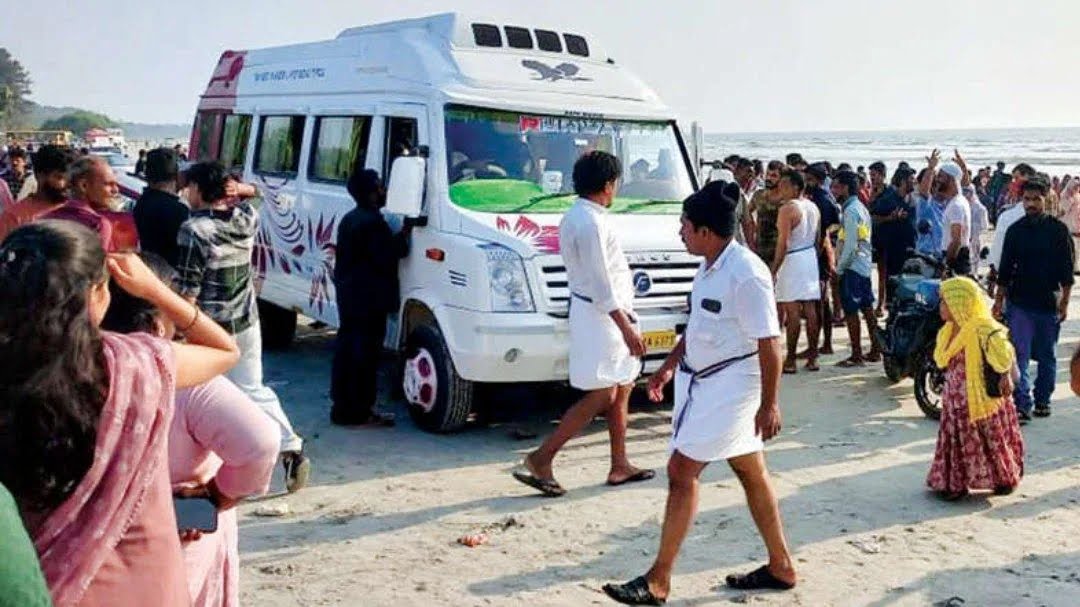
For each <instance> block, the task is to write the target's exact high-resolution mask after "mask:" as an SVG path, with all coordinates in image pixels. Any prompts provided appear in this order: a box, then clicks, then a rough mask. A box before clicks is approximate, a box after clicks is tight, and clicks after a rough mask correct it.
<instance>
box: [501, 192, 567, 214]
mask: <svg viewBox="0 0 1080 607" xmlns="http://www.w3.org/2000/svg"><path fill="white" fill-rule="evenodd" d="M573 195H574V193H573V192H567V193H562V194H544V195H543V196H535V197H533V198H530V199H529V202H526V203H525V204H523V205H521V206H520V207H518V208H516V209H514V210H513V211H511V212H512V213H520V212H522V211H524V210H526V209H530V208H532V207H534V206H536V205H537V204H540V203H541V202H544V201H545V200H553V199H555V198H565V197H567V196H573Z"/></svg>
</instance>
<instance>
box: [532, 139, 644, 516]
mask: <svg viewBox="0 0 1080 607" xmlns="http://www.w3.org/2000/svg"><path fill="white" fill-rule="evenodd" d="M621 176H622V167H621V166H620V163H619V159H618V158H616V157H615V156H612V155H611V154H608V153H606V152H600V151H594V152H590V153H588V154H585V155H584V156H582V157H581V158H580V159H578V161H577V163H575V164H574V191H575V192H576V193H577V195H578V196H579V198H578V199H577V201H576V202H575V203H574V206H573V207H571V209H570V210H569V211H567V213H566V215H565V216H564V217H563V220H562V223H561V224H560V225H559V244H560V249H561V251H562V256H563V262H564V263H565V264H566V278H567V282H568V283H569V287H570V294H571V297H570V385H572V386H573V387H575V388H577V389H578V390H584V391H586V392H587V394H586V395H585V397H584V398H582V399H581V400H580V401H578V403H577V404H575V405H574V406H573V407H571V408H570V409H569V410H568V411H567V412H566V413H565V414H564V415H563V418H562V420H561V421H560V422H559V427H558V428H557V429H556V430H555V432H554V433H553V434H552V435H551V436H550V437H548V439H547V440H546V441H544V444H542V445H541V446H540V448H539V449H537V450H536V451H533V452H532V453H530V454H529V455H528V456H526V457H525V461H524V462H523V463H522V466H521V469H519V470H515V471H514V472H513V476H514V478H515V479H517V480H518V481H520V482H522V483H525V484H526V485H529V486H530V487H533V488H534V489H536V490H538V491H540V492H541V493H543V494H544V495H547V496H549V497H557V496H560V495H563V494H564V493H566V490H565V489H564V488H563V487H562V485H560V484H559V483H558V482H557V481H556V480H555V475H554V473H553V472H552V469H551V463H552V461H553V460H554V459H555V455H556V454H557V453H558V452H559V449H561V448H562V447H563V445H565V444H566V442H567V441H569V440H570V439H571V438H573V437H574V436H576V435H577V434H578V433H579V432H581V431H582V430H583V429H584V428H585V426H586V425H588V423H589V422H591V421H592V420H593V418H595V417H596V416H597V415H598V414H600V413H603V414H604V415H605V416H606V418H607V424H608V433H609V436H610V439H611V468H610V470H609V471H608V477H607V483H608V484H609V485H622V484H625V483H630V482H638V481H646V480H649V479H651V478H653V477H654V476H655V473H654V472H653V471H652V470H641V469H638V468H635V467H634V466H632V465H631V464H630V460H629V459H628V458H627V457H626V422H627V417H628V407H629V401H630V391H631V389H632V388H633V386H634V382H635V381H636V380H637V377H638V375H640V374H641V367H642V365H641V356H643V355H644V354H645V343H644V342H643V341H642V338H641V333H640V331H639V330H638V326H637V318H636V317H635V316H634V312H633V305H634V287H633V282H632V279H631V275H630V266H629V265H628V264H627V261H626V256H625V255H624V254H623V251H622V247H621V246H620V245H619V241H618V239H617V238H616V236H615V233H614V232H613V231H612V230H611V228H610V227H609V226H608V224H607V209H608V207H610V206H611V203H612V202H613V201H614V200H615V190H616V188H617V185H618V181H619V178H620V177H621Z"/></svg>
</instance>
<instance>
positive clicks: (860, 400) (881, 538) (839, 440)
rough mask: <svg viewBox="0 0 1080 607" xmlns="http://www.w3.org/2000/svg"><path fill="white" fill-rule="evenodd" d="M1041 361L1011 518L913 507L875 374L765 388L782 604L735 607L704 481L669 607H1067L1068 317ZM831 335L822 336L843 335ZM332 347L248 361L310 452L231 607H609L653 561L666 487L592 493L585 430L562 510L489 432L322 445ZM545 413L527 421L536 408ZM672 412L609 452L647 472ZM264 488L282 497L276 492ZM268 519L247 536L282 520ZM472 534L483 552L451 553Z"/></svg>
mask: <svg viewBox="0 0 1080 607" xmlns="http://www.w3.org/2000/svg"><path fill="white" fill-rule="evenodd" d="M1077 304H1078V301H1077V297H1076V296H1074V298H1073V306H1072V310H1071V314H1072V316H1073V320H1069V321H1068V322H1067V324H1066V327H1065V328H1064V330H1063V332H1062V340H1061V344H1060V346H1059V356H1060V357H1061V360H1060V361H1059V369H1058V381H1059V384H1058V389H1057V391H1056V392H1055V398H1054V406H1055V408H1054V415H1053V417H1052V418H1050V419H1049V420H1036V421H1035V422H1034V423H1032V424H1031V425H1030V426H1028V427H1026V428H1025V429H1024V437H1025V440H1026V443H1027V459H1026V465H1027V469H1026V476H1025V478H1024V480H1023V482H1022V483H1021V486H1020V488H1019V490H1018V491H1017V492H1016V493H1014V494H1013V495H1011V496H1005V497H992V496H982V495H976V496H973V497H971V498H968V499H967V500H965V501H962V502H960V503H954V504H950V503H944V502H941V501H939V500H938V499H936V498H935V497H933V496H932V495H931V494H929V493H928V492H927V491H926V490H925V488H924V482H925V477H926V473H927V470H928V467H929V464H930V460H931V457H932V453H933V450H934V443H935V439H936V435H937V424H936V422H933V421H930V420H928V419H926V418H924V417H923V415H922V413H921V412H920V411H919V409H918V408H917V406H916V405H915V403H914V399H913V397H912V384H911V381H910V380H907V381H904V382H902V383H900V384H898V385H895V386H890V385H889V384H888V383H887V381H886V379H885V377H884V375H883V373H882V372H881V370H880V367H867V368H865V369H860V370H856V371H854V372H853V371H851V370H844V369H838V368H836V367H835V366H834V365H833V364H832V363H833V362H835V361H837V360H839V359H840V355H843V354H846V338H845V339H840V340H839V341H838V344H839V348H838V355H837V356H833V357H827V358H825V359H823V370H822V372H821V373H818V374H809V373H800V374H799V375H795V376H784V378H783V386H782V391H781V406H782V409H783V413H784V416H785V424H784V430H783V432H782V434H781V436H780V437H779V438H778V439H777V440H775V441H773V442H772V443H770V444H769V446H768V452H767V454H768V461H769V464H770V467H771V468H772V470H773V475H774V480H775V483H776V487H777V491H778V493H779V497H780V507H781V510H782V512H783V516H784V518H785V523H786V528H787V532H788V537H789V540H790V542H791V544H792V546H793V548H794V551H795V556H796V557H797V559H798V561H797V563H798V567H799V568H800V578H801V579H800V582H801V583H800V585H799V587H798V588H797V589H796V590H794V591H792V592H790V593H786V594H775V593H761V594H752V595H747V594H745V593H740V592H732V591H728V590H726V589H724V588H722V581H723V578H724V576H725V575H727V574H729V573H732V572H742V571H746V570H748V568H753V567H756V566H757V564H758V563H759V562H760V561H761V559H762V557H763V555H764V549H763V546H762V545H761V543H760V541H759V539H758V536H757V534H756V532H755V530H754V528H753V523H752V521H751V520H750V517H749V514H748V511H747V510H746V507H745V505H744V501H743V494H742V491H741V489H740V488H739V485H738V482H737V481H736V480H735V478H734V477H733V475H732V473H731V472H730V470H729V469H728V468H727V466H726V465H724V464H715V465H713V466H711V467H710V468H709V469H707V470H706V472H705V474H704V475H703V482H702V492H701V505H700V514H699V516H698V518H697V522H696V524H695V526H694V528H693V530H692V531H691V534H690V536H689V538H688V539H687V542H686V544H685V546H684V549H683V552H682V555H681V557H680V560H679V562H678V564H677V566H676V573H675V578H674V582H673V584H674V586H673V595H672V600H671V601H669V604H671V605H723V604H729V603H751V604H761V605H808V606H811V605H812V606H815V607H816V606H824V605H868V606H886V605H889V606H893V605H896V606H900V605H940V606H951V607H956V606H959V605H965V606H972V605H1062V606H1064V605H1076V604H1077V603H1078V602H1080V535H1078V534H1077V533H1076V530H1077V529H1080V410H1078V407H1077V399H1076V397H1075V396H1073V394H1072V392H1071V391H1070V390H1069V388H1068V355H1069V353H1071V352H1072V351H1073V349H1074V348H1075V347H1076V345H1077V341H1078V337H1080V320H1077V319H1080V305H1077ZM843 334H844V332H843V331H842V330H838V335H843ZM332 343H333V339H332V334H331V333H329V332H327V331H325V330H323V331H313V330H310V329H305V330H302V332H301V335H300V336H299V338H298V340H297V343H296V344H295V345H294V346H293V347H292V348H291V349H290V350H287V351H284V352H273V353H267V374H268V379H269V381H270V382H271V385H273V386H274V387H275V388H276V389H278V390H279V391H280V394H281V396H282V400H283V402H284V403H285V406H286V408H287V409H288V411H289V413H290V414H291V416H292V418H293V421H294V423H295V424H296V426H297V429H298V430H299V431H300V432H301V433H303V434H305V435H306V436H307V439H308V443H307V449H308V453H309V454H310V455H311V457H312V460H313V462H314V466H315V469H314V476H313V479H312V485H311V486H310V487H309V488H308V489H305V490H304V491H302V492H300V493H299V494H297V495H294V496H286V497H276V498H271V499H264V500H261V501H257V502H254V503H248V504H245V505H244V506H242V508H241V510H242V519H241V541H240V545H241V553H242V558H243V566H242V576H243V578H242V588H243V591H242V592H243V594H242V598H243V602H244V604H248V605H261V606H267V607H271V606H286V605H365V606H368V605H372V606H374V605H608V604H614V603H611V602H610V601H609V600H608V599H607V597H605V596H604V595H603V593H602V592H601V591H600V586H601V585H602V584H603V583H605V582H607V581H612V580H620V581H621V580H626V579H629V578H631V577H634V576H636V575H638V574H640V573H643V572H644V571H645V569H646V568H647V567H648V566H649V564H650V563H651V559H652V556H653V554H654V552H655V550H656V546H657V543H658V541H659V532H660V521H661V517H662V512H663V504H664V499H665V490H666V486H665V478H664V475H663V474H660V475H659V476H658V478H657V479H654V480H653V481H651V482H648V483H644V484H639V485H636V486H630V487H625V488H617V489H609V488H606V487H605V486H603V480H604V478H605V474H606V472H607V463H608V462H607V457H608V453H607V433H606V429H605V426H604V424H603V422H602V421H598V422H594V423H593V425H592V426H590V428H589V430H588V432H587V433H586V434H585V435H584V436H582V437H581V438H579V439H578V440H575V441H573V442H571V443H570V445H569V446H568V448H567V449H566V450H565V451H564V452H563V453H562V454H561V455H560V457H559V458H558V459H557V460H556V474H557V476H558V478H559V480H560V481H561V482H562V484H563V485H564V486H566V487H567V488H568V489H569V491H570V492H569V494H568V495H567V496H565V497H563V498H560V499H554V500H552V499H544V498H540V497H536V496H534V495H533V494H532V493H531V492H530V491H529V490H528V489H527V488H525V487H523V486H521V485H519V484H517V483H516V482H514V481H513V480H512V479H511V478H510V475H509V472H510V470H511V468H512V467H513V466H514V465H515V464H516V463H517V462H518V461H519V460H520V459H521V457H522V455H523V454H524V453H525V452H526V451H527V450H528V449H530V448H531V447H532V446H533V445H535V444H537V442H538V441H537V440H515V439H514V437H513V436H512V435H511V429H512V428H511V426H509V425H505V424H503V425H478V426H477V427H475V428H472V429H469V430H467V431H465V432H462V433H460V434H455V435H447V436H436V435H431V434H425V433H423V432H421V431H419V430H417V429H416V428H415V427H414V426H413V425H412V423H411V421H409V420H408V419H407V414H406V413H405V409H404V407H403V406H402V405H401V404H400V403H397V404H394V405H392V409H393V410H395V411H396V412H397V414H398V416H399V424H398V426H397V427H396V428H394V429H391V430H362V429H356V430H348V429H339V428H336V427H332V426H331V425H330V424H329V420H328V418H327V412H328V409H329V399H328V377H329V369H330V358H331V351H330V348H331V346H332ZM545 403H546V404H545ZM566 404H567V401H566V396H565V395H563V396H561V397H549V396H547V395H546V394H544V393H542V392H538V391H536V390H532V389H528V388H526V389H518V390H516V391H511V392H509V393H506V394H503V395H502V396H501V397H500V398H499V399H498V400H497V402H492V406H493V408H495V409H498V408H503V409H505V410H513V409H515V408H521V407H523V406H524V405H528V407H527V408H528V409H529V411H528V412H527V413H526V414H524V415H521V416H519V418H518V421H519V422H520V423H519V427H521V428H523V429H527V430H531V431H534V432H538V433H540V434H541V435H543V434H546V433H547V432H549V431H550V430H551V428H552V427H553V426H552V425H551V423H550V420H551V419H554V418H555V417H557V415H558V413H559V412H560V411H561V409H560V407H561V406H565V405H566ZM669 429H670V405H666V406H662V407H655V406H652V405H650V404H647V403H639V404H637V405H636V406H634V407H633V412H632V417H631V423H630V433H629V450H630V454H631V456H632V458H633V459H634V461H635V463H636V464H638V465H641V466H651V467H655V468H656V469H657V470H658V471H662V470H663V467H664V465H665V462H666V458H667V444H668V443H667V440H668V433H669ZM274 483H275V484H274V487H275V488H280V487H281V480H280V470H279V471H278V472H277V476H276V478H275V481H274ZM283 504H287V507H288V514H286V515H284V516H278V517H265V516H257V515H256V514H257V512H260V511H261V512H262V513H263V514H266V510H267V509H270V510H273V509H279V510H280V509H281V508H282V505H283ZM480 532H484V533H487V535H488V538H489V540H488V542H487V543H486V544H485V545H482V546H479V547H475V548H468V547H464V546H462V545H459V544H458V543H457V539H458V538H459V537H461V536H463V535H466V534H473V533H480Z"/></svg>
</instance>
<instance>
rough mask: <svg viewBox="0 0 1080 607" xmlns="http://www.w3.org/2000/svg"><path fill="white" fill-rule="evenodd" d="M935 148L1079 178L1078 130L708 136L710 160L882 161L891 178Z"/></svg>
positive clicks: (973, 161) (946, 154)
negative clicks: (902, 166)
mask: <svg viewBox="0 0 1080 607" xmlns="http://www.w3.org/2000/svg"><path fill="white" fill-rule="evenodd" d="M934 148H938V149H940V150H941V155H942V158H943V159H949V158H952V156H953V150H954V149H959V150H960V153H961V154H962V155H963V156H964V158H965V159H966V160H967V162H968V166H969V167H970V168H971V169H972V170H973V171H974V170H978V169H979V168H982V167H986V166H991V167H995V168H996V164H997V162H998V161H1001V162H1004V163H1005V164H1006V165H1007V170H1011V169H1012V167H1013V165H1015V164H1017V163H1020V162H1026V163H1028V164H1030V165H1032V166H1034V167H1035V168H1036V170H1038V171H1042V172H1044V173H1047V174H1049V175H1058V176H1061V175H1066V174H1068V175H1080V127H1069V128H1025V129H967V130H961V129H955V130H925V131H833V132H801V133H710V134H707V135H705V158H706V159H707V160H718V159H722V158H724V157H726V156H728V155H730V154H738V155H740V156H744V157H747V158H751V159H760V160H762V161H765V162H767V161H769V160H783V159H784V157H785V156H786V155H787V154H788V153H790V152H798V153H800V154H802V156H803V158H805V159H806V161H807V162H811V163H812V162H818V161H823V160H828V161H829V162H831V163H832V164H833V166H836V165H838V164H840V163H841V162H847V163H849V164H851V166H852V167H853V168H855V167H858V166H860V165H861V166H869V165H870V164H871V163H872V162H874V161H876V160H880V161H882V162H884V163H885V164H886V166H887V167H888V169H889V173H890V174H891V173H892V171H893V170H894V169H895V168H896V166H897V164H899V162H900V161H902V160H906V161H907V162H908V164H910V165H911V166H912V167H913V168H915V169H916V170H918V169H921V168H922V167H924V166H926V157H927V156H928V155H929V154H930V150H932V149H934Z"/></svg>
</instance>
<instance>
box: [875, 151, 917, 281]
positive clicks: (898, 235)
mask: <svg viewBox="0 0 1080 607" xmlns="http://www.w3.org/2000/svg"><path fill="white" fill-rule="evenodd" d="M875 164H876V163H875ZM870 171H871V173H870V174H871V175H873V174H874V166H873V165H871V166H870ZM913 191H915V171H913V170H911V169H905V168H899V169H896V173H895V174H894V175H893V179H892V184H891V185H890V186H889V187H887V188H885V190H884V191H883V192H882V193H881V195H880V196H878V197H877V198H875V199H874V202H873V203H871V205H870V215H871V216H872V217H873V221H874V237H875V239H876V240H877V241H878V242H877V245H878V247H879V248H880V251H881V257H882V258H881V259H880V260H879V262H878V267H879V268H884V275H883V276H880V280H881V281H882V284H884V285H885V289H886V293H885V295H886V297H885V298H884V299H890V298H892V290H891V289H890V288H889V278H891V277H893V276H896V275H898V274H900V272H901V270H903V268H904V262H905V261H907V258H908V249H910V248H912V247H914V246H915V225H914V224H913V223H912V217H914V216H915V209H914V208H912V207H911V205H909V204H908V200H907V199H908V195H909V194H911V193H912V192H913Z"/></svg>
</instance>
